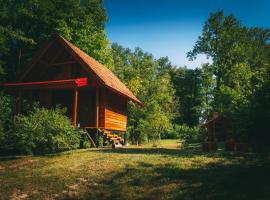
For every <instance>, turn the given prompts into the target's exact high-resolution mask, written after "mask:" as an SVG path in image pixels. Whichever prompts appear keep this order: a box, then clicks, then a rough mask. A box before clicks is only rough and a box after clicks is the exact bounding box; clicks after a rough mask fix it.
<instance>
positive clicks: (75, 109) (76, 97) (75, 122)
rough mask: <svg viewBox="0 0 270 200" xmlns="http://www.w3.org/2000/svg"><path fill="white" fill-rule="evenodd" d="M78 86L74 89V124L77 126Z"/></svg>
mask: <svg viewBox="0 0 270 200" xmlns="http://www.w3.org/2000/svg"><path fill="white" fill-rule="evenodd" d="M78 94H79V92H78V88H77V87H75V91H74V109H73V126H74V128H76V127H77V116H78Z"/></svg>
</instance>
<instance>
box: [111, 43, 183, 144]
mask: <svg viewBox="0 0 270 200" xmlns="http://www.w3.org/2000/svg"><path fill="white" fill-rule="evenodd" d="M112 50H113V57H114V66H115V70H114V72H115V74H116V75H117V76H118V77H119V78H120V79H121V80H122V81H123V82H125V83H126V84H127V86H128V87H129V88H130V89H131V91H133V92H134V94H135V95H136V96H137V97H138V98H139V99H140V100H141V101H142V102H143V103H144V106H143V107H142V108H141V107H139V106H138V105H136V104H134V103H130V104H129V111H130V112H129V124H128V126H129V129H128V130H129V134H130V137H131V140H132V141H133V142H139V143H142V142H144V141H147V140H155V139H158V138H160V134H161V133H162V132H166V130H168V129H170V128H171V126H172V121H173V119H174V117H175V115H176V108H177V105H178V99H177V97H176V96H175V90H174V88H173V87H172V82H171V77H170V74H169V70H168V69H170V68H171V66H170V65H171V64H170V63H169V61H168V59H167V58H161V59H159V60H155V59H154V58H153V56H152V55H151V54H149V53H145V52H143V51H142V50H141V49H140V48H136V49H135V51H131V50H130V49H125V48H123V47H121V46H119V45H117V44H113V45H112Z"/></svg>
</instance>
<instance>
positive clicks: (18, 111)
mask: <svg viewBox="0 0 270 200" xmlns="http://www.w3.org/2000/svg"><path fill="white" fill-rule="evenodd" d="M18 98H19V99H18V103H17V114H21V113H22V101H23V100H22V91H21V90H19V94H18Z"/></svg>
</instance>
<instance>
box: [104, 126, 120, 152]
mask: <svg viewBox="0 0 270 200" xmlns="http://www.w3.org/2000/svg"><path fill="white" fill-rule="evenodd" d="M100 133H101V134H102V135H103V136H104V137H105V138H106V139H107V140H108V141H109V142H111V143H112V145H113V147H114V148H115V147H121V146H122V145H123V144H124V139H123V138H122V137H120V136H119V135H117V134H114V133H112V132H111V131H108V130H101V131H100Z"/></svg>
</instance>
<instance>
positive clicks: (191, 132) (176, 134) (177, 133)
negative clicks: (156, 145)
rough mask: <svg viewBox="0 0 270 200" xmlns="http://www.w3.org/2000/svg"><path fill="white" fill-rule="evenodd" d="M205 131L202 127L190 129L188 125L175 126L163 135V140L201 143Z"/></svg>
mask: <svg viewBox="0 0 270 200" xmlns="http://www.w3.org/2000/svg"><path fill="white" fill-rule="evenodd" d="M202 133H203V129H202V128H201V127H200V126H194V127H189V126H187V125H177V124H175V125H174V126H173V129H172V130H170V131H169V132H168V133H166V134H163V135H162V138H165V139H180V138H181V139H187V140H192V141H200V140H201V137H202Z"/></svg>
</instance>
